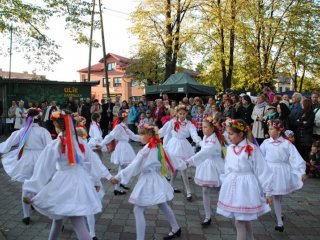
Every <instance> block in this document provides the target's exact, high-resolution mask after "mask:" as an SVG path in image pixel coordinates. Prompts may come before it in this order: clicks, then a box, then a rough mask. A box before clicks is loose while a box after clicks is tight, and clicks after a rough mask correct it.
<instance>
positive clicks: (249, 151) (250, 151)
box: [244, 144, 253, 157]
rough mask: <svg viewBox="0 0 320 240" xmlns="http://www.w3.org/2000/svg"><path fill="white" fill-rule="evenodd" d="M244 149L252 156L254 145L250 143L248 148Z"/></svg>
mask: <svg viewBox="0 0 320 240" xmlns="http://www.w3.org/2000/svg"><path fill="white" fill-rule="evenodd" d="M244 151H245V152H247V153H248V155H249V157H250V156H252V152H253V147H252V146H251V145H250V144H248V145H247V146H246V148H245V149H244Z"/></svg>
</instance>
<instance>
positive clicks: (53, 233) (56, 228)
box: [48, 219, 64, 240]
mask: <svg viewBox="0 0 320 240" xmlns="http://www.w3.org/2000/svg"><path fill="white" fill-rule="evenodd" d="M63 222H64V220H63V219H59V220H56V219H53V220H52V224H51V229H50V234H49V238H48V240H56V239H58V237H59V234H60V233H61V228H62V225H63Z"/></svg>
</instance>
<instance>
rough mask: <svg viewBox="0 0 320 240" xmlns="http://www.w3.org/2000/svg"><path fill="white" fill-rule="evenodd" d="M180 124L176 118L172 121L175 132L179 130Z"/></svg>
mask: <svg viewBox="0 0 320 240" xmlns="http://www.w3.org/2000/svg"><path fill="white" fill-rule="evenodd" d="M180 125H181V123H180V122H179V121H178V120H177V121H175V122H174V130H175V131H176V132H178V131H179V129H180Z"/></svg>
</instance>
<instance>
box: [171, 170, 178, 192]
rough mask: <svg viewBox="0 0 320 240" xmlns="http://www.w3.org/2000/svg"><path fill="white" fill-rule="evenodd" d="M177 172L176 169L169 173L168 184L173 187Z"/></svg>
mask: <svg viewBox="0 0 320 240" xmlns="http://www.w3.org/2000/svg"><path fill="white" fill-rule="evenodd" d="M177 174H178V171H177V170H175V171H174V173H172V174H171V179H170V184H171V186H172V187H173V188H174V181H175V180H176V177H177Z"/></svg>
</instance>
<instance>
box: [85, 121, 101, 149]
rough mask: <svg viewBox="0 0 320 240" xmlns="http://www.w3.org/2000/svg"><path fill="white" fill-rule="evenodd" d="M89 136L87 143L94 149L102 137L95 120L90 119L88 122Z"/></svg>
mask: <svg viewBox="0 0 320 240" xmlns="http://www.w3.org/2000/svg"><path fill="white" fill-rule="evenodd" d="M89 137H90V138H89V141H88V145H89V146H90V147H91V149H92V150H96V149H97V148H96V145H97V144H100V143H101V142H102V140H103V138H102V131H101V128H100V126H99V124H98V123H97V122H95V121H92V122H91V124H90V129H89Z"/></svg>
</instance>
